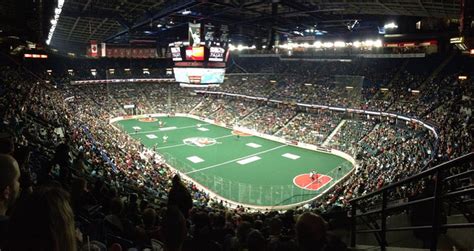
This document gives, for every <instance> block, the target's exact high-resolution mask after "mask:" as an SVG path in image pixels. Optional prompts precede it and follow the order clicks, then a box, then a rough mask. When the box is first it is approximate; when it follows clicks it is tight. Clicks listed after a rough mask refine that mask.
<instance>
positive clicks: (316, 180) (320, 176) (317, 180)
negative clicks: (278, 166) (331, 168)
mask: <svg viewBox="0 0 474 251" xmlns="http://www.w3.org/2000/svg"><path fill="white" fill-rule="evenodd" d="M323 176H327V175H324V174H321V175H319V176H318V178H317V179H315V180H313V181H312V182H310V183H309V184H308V185H306V186H304V189H306V188H308V187H309V186H311V185H312V184H314V183H315V182H319V179H320V178H322V177H323ZM328 177H329V181H328V182H326V183H324V185H326V184H328V183H329V182H331V180H332V178H331V176H328ZM321 187H323V186H321ZM321 187H320V188H321Z"/></svg>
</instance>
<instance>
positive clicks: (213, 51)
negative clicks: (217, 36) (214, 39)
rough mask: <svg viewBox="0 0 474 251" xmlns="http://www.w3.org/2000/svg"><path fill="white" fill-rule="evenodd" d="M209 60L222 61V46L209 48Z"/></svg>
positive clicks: (223, 51)
mask: <svg viewBox="0 0 474 251" xmlns="http://www.w3.org/2000/svg"><path fill="white" fill-rule="evenodd" d="M209 52H210V53H209V61H214V62H223V61H224V53H225V50H224V48H221V47H211V48H210V49H209Z"/></svg>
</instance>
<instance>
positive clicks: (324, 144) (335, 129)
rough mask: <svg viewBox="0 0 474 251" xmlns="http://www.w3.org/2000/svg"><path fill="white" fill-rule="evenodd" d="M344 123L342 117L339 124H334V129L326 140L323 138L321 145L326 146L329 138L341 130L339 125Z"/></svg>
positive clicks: (329, 140)
mask: <svg viewBox="0 0 474 251" xmlns="http://www.w3.org/2000/svg"><path fill="white" fill-rule="evenodd" d="M345 123H346V120H345V119H343V120H342V121H341V122H339V124H338V125H337V126H336V128H334V131H332V132H331V134H329V136H328V137H327V138H326V140H324V142H323V144H322V145H321V146H327V145H328V144H329V142H331V139H332V138H333V137H334V135H336V133H337V132H338V131H339V130H341V127H342V126H343V125H344V124H345Z"/></svg>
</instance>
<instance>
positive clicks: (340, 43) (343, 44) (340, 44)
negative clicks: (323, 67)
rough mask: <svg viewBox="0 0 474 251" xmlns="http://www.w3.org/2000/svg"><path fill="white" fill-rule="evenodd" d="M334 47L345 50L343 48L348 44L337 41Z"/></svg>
mask: <svg viewBox="0 0 474 251" xmlns="http://www.w3.org/2000/svg"><path fill="white" fill-rule="evenodd" d="M334 47H337V48H343V47H346V43H345V42H343V41H336V42H334Z"/></svg>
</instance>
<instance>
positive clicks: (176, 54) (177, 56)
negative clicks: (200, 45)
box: [171, 47, 183, 61]
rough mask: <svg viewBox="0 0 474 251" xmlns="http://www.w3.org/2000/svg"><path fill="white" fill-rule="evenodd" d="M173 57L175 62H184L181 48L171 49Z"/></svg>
mask: <svg viewBox="0 0 474 251" xmlns="http://www.w3.org/2000/svg"><path fill="white" fill-rule="evenodd" d="M171 56H172V57H173V61H183V58H182V57H181V48H179V47H171Z"/></svg>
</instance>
